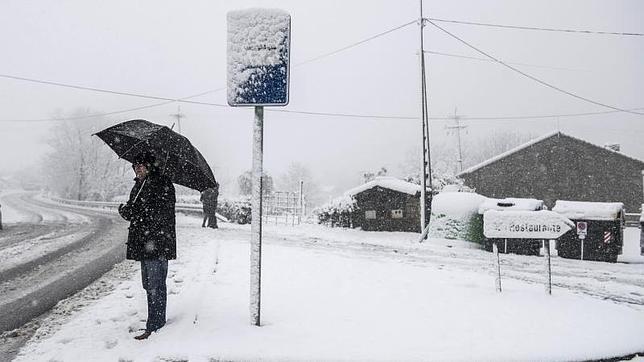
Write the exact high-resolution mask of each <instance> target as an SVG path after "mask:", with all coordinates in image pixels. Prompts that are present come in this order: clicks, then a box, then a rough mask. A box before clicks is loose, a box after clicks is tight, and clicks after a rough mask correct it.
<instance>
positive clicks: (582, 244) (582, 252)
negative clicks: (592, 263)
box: [580, 237, 585, 260]
mask: <svg viewBox="0 0 644 362" xmlns="http://www.w3.org/2000/svg"><path fill="white" fill-rule="evenodd" d="M580 239H581V260H584V239H585V238H582V237H580Z"/></svg>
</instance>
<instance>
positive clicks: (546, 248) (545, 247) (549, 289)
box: [543, 240, 552, 295]
mask: <svg viewBox="0 0 644 362" xmlns="http://www.w3.org/2000/svg"><path fill="white" fill-rule="evenodd" d="M543 256H544V257H545V258H544V259H545V261H546V293H547V294H548V295H552V269H551V266H550V240H544V243H543Z"/></svg>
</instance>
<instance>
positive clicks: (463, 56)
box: [425, 50, 580, 71]
mask: <svg viewBox="0 0 644 362" xmlns="http://www.w3.org/2000/svg"><path fill="white" fill-rule="evenodd" d="M425 53H428V54H434V55H442V56H447V57H454V58H463V59H471V60H479V61H483V62H494V60H491V59H488V58H479V57H471V56H467V55H460V54H451V53H443V52H437V51H433V50H425ZM506 63H508V64H516V65H523V66H526V67H535V68H545V69H555V70H570V71H580V70H579V69H572V68H562V67H550V66H547V65H536V64H528V63H517V62H506Z"/></svg>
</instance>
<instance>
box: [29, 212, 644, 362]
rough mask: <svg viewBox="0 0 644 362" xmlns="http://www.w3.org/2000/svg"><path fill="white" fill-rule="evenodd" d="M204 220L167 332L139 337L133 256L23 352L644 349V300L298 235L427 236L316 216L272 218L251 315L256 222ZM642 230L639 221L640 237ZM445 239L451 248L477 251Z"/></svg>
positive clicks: (175, 285) (155, 356)
mask: <svg viewBox="0 0 644 362" xmlns="http://www.w3.org/2000/svg"><path fill="white" fill-rule="evenodd" d="M200 222H201V220H198V219H197V218H190V217H180V218H179V219H178V223H179V227H178V230H177V231H178V248H179V253H178V254H179V259H178V260H176V261H172V262H171V263H170V272H169V275H168V288H169V301H168V324H167V325H166V326H165V327H164V328H163V329H161V330H160V331H159V332H158V333H154V334H153V335H152V336H151V337H150V338H149V339H148V340H146V341H135V340H134V339H133V338H132V337H133V336H134V335H135V333H138V332H139V329H141V328H144V325H145V318H146V312H145V310H146V309H145V308H146V305H145V294H144V292H143V289H142V288H141V285H140V276H139V275H138V274H137V272H138V267H137V266H136V264H133V266H134V267H133V268H129V269H130V270H132V269H133V270H134V271H133V272H132V271H130V273H129V274H128V278H126V279H125V280H124V281H122V282H117V283H116V284H117V287H116V288H115V289H114V290H111V291H109V292H106V296H104V297H103V298H101V299H98V300H96V301H93V302H91V301H90V302H85V303H84V304H87V305H86V306H84V307H82V308H78V306H69V309H70V310H76V311H75V312H73V313H70V316H68V317H64V318H60V317H59V318H58V319H55V320H50V321H49V322H50V323H51V324H52V325H53V326H52V325H49V326H48V328H46V329H45V328H43V331H41V332H39V333H37V334H36V336H35V337H34V338H32V341H31V342H30V343H29V344H27V346H25V347H24V348H23V350H22V351H21V353H20V355H19V356H18V358H17V361H52V360H55V361H86V360H88V358H89V359H91V360H93V361H117V360H120V361H183V360H189V361H209V360H260V359H261V360H584V359H593V358H600V357H609V356H617V355H626V354H630V353H634V352H638V351H644V339H642V335H644V313H643V312H644V307H642V306H641V305H627V304H620V303H615V302H612V301H607V300H602V299H598V298H593V297H590V296H587V295H583V294H575V293H573V292H571V291H568V290H566V289H564V288H557V287H555V288H554V290H553V295H552V296H547V295H546V294H545V293H544V288H543V286H542V285H537V284H535V283H527V282H523V281H518V280H512V279H504V280H503V283H504V284H503V288H504V290H503V293H497V292H496V291H495V288H494V279H493V276H492V275H491V274H490V273H488V272H487V271H486V272H480V271H479V272H476V271H475V270H467V269H459V268H454V267H450V265H449V258H443V259H440V260H441V262H415V261H414V259H413V258H409V259H406V258H404V257H398V258H391V257H386V256H383V255H382V254H381V253H369V252H368V251H365V250H363V249H355V248H351V247H346V248H344V247H339V248H325V247H311V246H310V245H308V244H306V243H300V242H298V241H297V240H298V239H300V238H302V239H303V238H306V239H308V240H309V242H310V241H311V240H313V242H315V241H316V240H318V239H319V240H320V244H324V243H325V241H328V240H334V241H337V243H339V245H352V244H353V245H363V244H365V243H368V244H369V245H378V244H381V245H388V246H395V245H398V246H400V247H401V248H418V247H420V248H422V247H423V246H418V245H417V244H416V243H415V242H414V241H415V239H416V237H417V234H413V233H365V232H361V231H358V230H343V229H328V228H325V227H320V226H316V225H303V226H300V227H290V226H272V225H267V226H266V228H265V238H264V240H265V244H264V249H263V250H264V255H263V271H262V273H263V284H262V324H263V325H262V326H261V327H256V326H252V325H251V324H250V320H249V311H248V296H249V288H250V287H249V245H248V240H249V239H250V230H249V227H248V226H240V225H233V224H227V223H221V224H220V229H218V230H211V229H202V228H200ZM635 231H639V230H638V229H633V230H630V231H629V232H628V233H627V237H628V238H630V239H629V240H628V242H627V244H628V245H630V244H631V243H634V242H635V241H636V240H634V239H633V238H634V236H636V235H635ZM433 247H434V248H437V249H436V250H437V251H439V249H445V250H447V251H443V253H445V254H447V255H449V253H460V252H461V251H463V252H464V251H465V249H460V248H459V249H457V248H455V247H452V248H450V247H446V246H433ZM632 250H635V249H634V248H631V247H630V246H629V247H625V251H629V252H630V251H632ZM468 252H470V253H479V255H480V256H481V257H486V255H491V254H484V252H483V251H479V250H470V251H468ZM517 257H518V256H517ZM633 257H635V256H634V255H633ZM518 258H522V257H518ZM526 258H529V257H526ZM533 258H534V257H533ZM489 260H490V263H492V259H491V257H490V259H489ZM446 261H447V262H446ZM571 262H575V261H571ZM126 263H131V262H126ZM582 263H583V262H582ZM585 265H589V267H591V268H592V267H593V265H595V266H596V265H597V264H594V263H589V262H586V264H585ZM602 265H603V264H602ZM126 269H127V268H126ZM112 282H113V281H112ZM119 283H120V284H119ZM65 303H66V302H61V303H60V305H59V307H60V308H66V306H65Z"/></svg>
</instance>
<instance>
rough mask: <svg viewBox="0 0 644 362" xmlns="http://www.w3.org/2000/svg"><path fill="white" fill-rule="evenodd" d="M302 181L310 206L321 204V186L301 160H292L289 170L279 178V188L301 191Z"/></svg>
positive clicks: (281, 189)
mask: <svg viewBox="0 0 644 362" xmlns="http://www.w3.org/2000/svg"><path fill="white" fill-rule="evenodd" d="M300 181H303V182H304V195H305V196H306V200H307V202H308V204H309V205H310V206H317V205H320V204H321V202H322V201H323V196H322V193H321V191H320V186H319V185H318V184H317V182H315V180H314V179H313V175H312V174H311V171H310V170H309V169H308V167H306V166H304V165H303V164H301V163H299V162H291V164H290V165H289V167H288V169H287V171H286V172H285V173H283V174H282V175H280V176H279V177H278V179H277V188H278V189H279V190H280V191H290V192H299V191H300Z"/></svg>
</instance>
